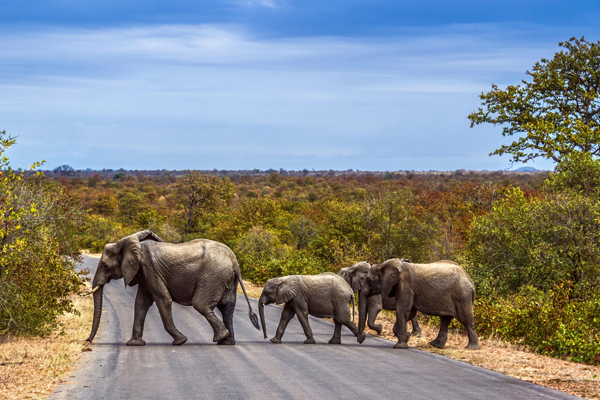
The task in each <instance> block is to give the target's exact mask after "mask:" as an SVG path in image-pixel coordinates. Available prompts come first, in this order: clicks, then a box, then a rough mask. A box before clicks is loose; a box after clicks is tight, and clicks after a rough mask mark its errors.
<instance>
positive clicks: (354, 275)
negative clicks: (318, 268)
mask: <svg viewBox="0 0 600 400" xmlns="http://www.w3.org/2000/svg"><path fill="white" fill-rule="evenodd" d="M406 261H407V262H410V261H408V260H406ZM370 269H371V264H369V263H368V262H365V261H362V262H359V263H356V264H354V265H353V266H351V267H345V268H342V269H341V270H340V272H338V275H339V276H341V277H342V278H344V280H345V281H346V282H347V283H348V285H350V287H351V288H352V290H353V291H354V293H358V332H363V331H364V330H365V321H366V322H367V326H368V327H369V328H371V329H373V330H374V331H375V332H377V334H378V335H381V330H382V328H383V327H382V325H381V324H375V320H376V319H377V315H379V312H380V311H381V310H388V311H396V299H395V298H394V297H385V298H382V296H381V294H376V295H374V296H367V295H366V294H365V292H364V291H363V290H362V289H363V287H364V286H365V282H366V281H367V275H368V274H369V270H370ZM410 322H411V324H412V328H413V329H412V332H411V335H413V336H415V335H420V334H421V327H420V326H419V321H418V320H417V316H416V315H415V317H414V318H413V319H411V320H410Z"/></svg>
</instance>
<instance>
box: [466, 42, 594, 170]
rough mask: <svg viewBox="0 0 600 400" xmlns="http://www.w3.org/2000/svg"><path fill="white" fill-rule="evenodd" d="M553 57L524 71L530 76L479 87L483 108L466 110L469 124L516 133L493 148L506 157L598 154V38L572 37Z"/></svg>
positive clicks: (557, 158) (557, 159)
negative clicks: (486, 88) (484, 88)
mask: <svg viewBox="0 0 600 400" xmlns="http://www.w3.org/2000/svg"><path fill="white" fill-rule="evenodd" d="M559 46H561V47H563V48H564V50H563V51H560V52H558V53H556V54H555V56H554V58H553V59H552V60H547V59H542V60H541V61H540V62H537V63H536V64H535V65H534V66H533V72H530V71H527V75H529V76H530V77H531V82H528V81H525V80H523V81H522V83H523V86H521V85H516V86H513V85H510V86H508V87H507V88H506V89H505V90H502V89H500V88H498V86H496V85H492V90H491V91H490V92H488V93H482V94H481V96H480V99H481V100H482V106H483V108H481V107H480V108H479V109H478V110H477V111H475V112H473V113H471V114H470V115H469V119H470V120H471V127H473V126H474V125H479V124H483V123H491V124H494V125H498V124H499V125H504V127H503V130H502V135H503V136H515V135H516V136H520V137H519V138H518V139H517V140H515V141H514V142H513V143H511V144H508V145H503V146H501V147H500V148H499V149H497V150H495V151H494V152H492V153H491V154H490V155H492V154H496V155H503V154H509V155H510V156H511V162H526V161H529V160H533V159H535V158H537V157H543V158H546V159H551V160H554V161H555V162H557V163H559V164H560V163H561V162H563V161H564V160H565V157H566V156H568V155H571V154H573V153H586V154H589V155H591V156H592V157H593V158H594V159H595V158H596V157H598V156H599V155H600V41H599V42H598V43H593V42H587V41H586V40H585V39H584V38H581V39H576V38H571V39H570V40H569V41H567V42H561V43H559Z"/></svg>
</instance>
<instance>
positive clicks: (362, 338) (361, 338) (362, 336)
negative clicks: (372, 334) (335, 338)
mask: <svg viewBox="0 0 600 400" xmlns="http://www.w3.org/2000/svg"><path fill="white" fill-rule="evenodd" d="M366 338H367V332H364V331H363V332H361V333H359V334H358V336H357V337H356V341H357V342H358V343H362V342H364V341H365V339H366Z"/></svg>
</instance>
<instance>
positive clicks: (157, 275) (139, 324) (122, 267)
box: [87, 231, 260, 346]
mask: <svg viewBox="0 0 600 400" xmlns="http://www.w3.org/2000/svg"><path fill="white" fill-rule="evenodd" d="M121 278H123V280H124V282H125V286H136V285H138V291H137V295H136V297H135V307H134V321H133V334H132V336H131V339H130V340H129V341H128V342H127V345H128V346H143V345H145V344H146V342H144V340H143V339H142V334H143V331H144V321H145V319H146V313H147V312H148V309H149V308H150V306H151V305H152V304H153V303H156V306H157V308H158V311H159V313H160V317H161V319H162V321H163V325H164V327H165V330H166V331H167V332H168V333H169V334H170V335H171V336H172V337H173V345H181V344H183V343H185V342H186V341H187V337H185V336H184V335H183V334H182V333H181V332H179V331H178V330H177V328H176V327H175V324H173V316H172V313H171V304H172V303H173V302H176V303H179V304H182V305H185V306H190V305H191V306H193V307H194V308H195V309H196V310H197V311H198V312H199V313H200V314H202V315H203V316H204V317H205V318H206V320H207V321H208V323H209V324H210V325H211V327H212V329H213V331H214V337H213V342H217V344H229V345H232V344H235V337H234V332H233V312H234V310H235V301H236V289H237V285H238V282H239V283H240V285H241V286H242V290H243V291H244V296H246V301H248V296H247V295H246V289H245V288H244V284H243V282H242V277H241V275H240V268H239V265H238V262H237V260H236V258H235V255H234V254H233V252H232V251H231V249H230V248H229V247H227V246H225V245H224V244H222V243H218V242H214V241H212V240H206V239H196V240H192V241H190V242H187V243H180V244H172V243H165V242H164V241H163V240H162V239H161V238H159V237H158V236H156V235H155V234H154V233H152V232H150V231H143V232H137V233H134V234H133V235H130V236H127V237H124V238H123V239H121V240H119V242H117V243H109V244H107V245H106V246H104V250H103V251H102V257H101V258H100V261H99V262H98V268H97V269H96V274H95V275H94V279H93V281H92V291H91V293H94V320H93V323H92V332H91V333H90V337H89V338H88V339H87V340H88V341H90V342H91V341H92V340H93V339H94V336H95V335H96V332H97V330H98V326H99V324H100V316H101V315H102V289H103V287H104V285H105V284H107V283H108V282H110V281H111V280H112V279H121ZM215 307H217V308H218V309H219V311H220V312H221V314H222V316H223V321H221V320H220V319H219V318H218V317H217V316H216V315H215V314H214V312H213V310H214V308H215ZM248 307H249V309H250V312H249V316H250V320H251V321H252V323H253V324H254V326H255V327H256V329H260V328H259V325H258V318H257V316H256V314H254V313H253V312H252V307H251V306H250V302H249V301H248Z"/></svg>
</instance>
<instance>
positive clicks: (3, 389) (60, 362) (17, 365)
mask: <svg viewBox="0 0 600 400" xmlns="http://www.w3.org/2000/svg"><path fill="white" fill-rule="evenodd" d="M71 300H73V304H74V305H75V308H76V309H77V310H78V311H79V312H80V313H81V315H79V316H77V315H75V314H66V315H62V316H60V317H59V320H60V322H61V323H62V324H63V334H54V335H52V336H50V337H48V338H38V337H33V338H32V337H7V338H4V341H3V342H2V343H0V398H2V399H6V400H9V399H10V400H13V399H15V400H16V399H41V398H44V397H46V396H48V395H50V394H51V393H52V391H53V390H54V388H55V387H56V386H57V385H59V384H60V383H61V382H62V381H63V379H64V378H65V377H67V376H68V374H69V371H70V370H71V368H72V367H73V365H74V364H75V363H76V362H77V360H79V357H80V356H81V354H82V353H83V352H85V351H90V350H91V349H90V348H89V347H88V346H87V344H86V342H85V338H86V337H87V335H89V333H90V327H91V325H92V314H93V309H94V304H93V301H92V298H91V296H88V297H80V296H73V297H72V298H71Z"/></svg>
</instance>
